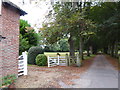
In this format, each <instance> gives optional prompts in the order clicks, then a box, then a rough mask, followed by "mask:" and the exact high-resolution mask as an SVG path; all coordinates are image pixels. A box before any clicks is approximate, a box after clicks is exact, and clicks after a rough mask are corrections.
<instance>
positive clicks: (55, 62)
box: [48, 54, 81, 67]
mask: <svg viewBox="0 0 120 90" xmlns="http://www.w3.org/2000/svg"><path fill="white" fill-rule="evenodd" d="M73 64H74V65H75V64H76V65H77V66H81V61H80V58H79V55H78V54H77V55H76V56H74V57H70V56H68V55H66V56H59V55H58V56H56V57H53V56H52V57H50V56H48V67H53V66H69V65H73Z"/></svg>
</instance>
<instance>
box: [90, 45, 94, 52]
mask: <svg viewBox="0 0 120 90" xmlns="http://www.w3.org/2000/svg"><path fill="white" fill-rule="evenodd" d="M90 52H91V54H93V48H92V46H90Z"/></svg>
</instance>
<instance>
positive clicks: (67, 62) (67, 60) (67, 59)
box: [65, 54, 69, 66]
mask: <svg viewBox="0 0 120 90" xmlns="http://www.w3.org/2000/svg"><path fill="white" fill-rule="evenodd" d="M65 59H66V65H67V66H69V58H68V54H66V57H65Z"/></svg>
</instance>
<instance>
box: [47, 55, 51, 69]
mask: <svg viewBox="0 0 120 90" xmlns="http://www.w3.org/2000/svg"><path fill="white" fill-rule="evenodd" d="M49 58H50V57H49V56H48V57H47V61H48V67H50V59H49Z"/></svg>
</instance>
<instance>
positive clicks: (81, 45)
mask: <svg viewBox="0 0 120 90" xmlns="http://www.w3.org/2000/svg"><path fill="white" fill-rule="evenodd" d="M79 54H80V60H83V59H84V58H83V39H82V36H80V43H79Z"/></svg>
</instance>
